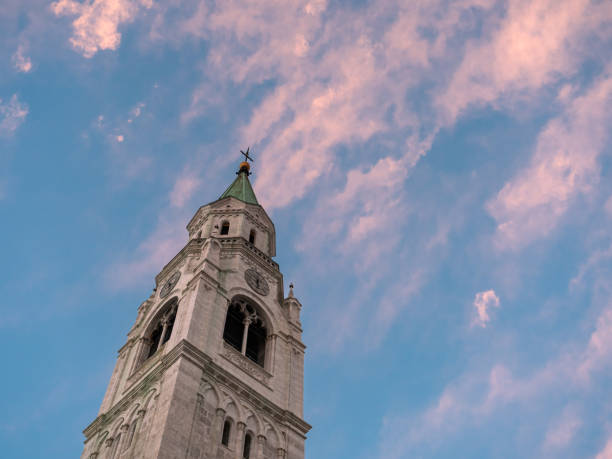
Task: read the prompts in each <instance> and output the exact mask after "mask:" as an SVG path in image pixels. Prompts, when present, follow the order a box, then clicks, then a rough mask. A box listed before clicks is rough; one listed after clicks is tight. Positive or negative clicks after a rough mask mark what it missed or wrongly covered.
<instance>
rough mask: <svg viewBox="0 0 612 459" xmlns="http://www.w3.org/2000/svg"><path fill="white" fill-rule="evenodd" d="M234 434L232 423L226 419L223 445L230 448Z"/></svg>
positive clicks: (222, 436)
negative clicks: (231, 436) (231, 435)
mask: <svg viewBox="0 0 612 459" xmlns="http://www.w3.org/2000/svg"><path fill="white" fill-rule="evenodd" d="M231 433H232V421H230V420H229V419H226V420H225V422H224V423H223V435H221V444H222V445H225V446H229V441H230V434H231Z"/></svg>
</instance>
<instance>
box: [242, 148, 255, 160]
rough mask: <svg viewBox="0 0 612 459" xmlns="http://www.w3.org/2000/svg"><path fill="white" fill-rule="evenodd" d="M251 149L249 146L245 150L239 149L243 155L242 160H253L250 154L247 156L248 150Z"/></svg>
mask: <svg viewBox="0 0 612 459" xmlns="http://www.w3.org/2000/svg"><path fill="white" fill-rule="evenodd" d="M250 149H251V147H247V151H242V150H240V153H242V154H243V155H244V160H245V161H251V162H253V158H252V157H251V156H249V150H250Z"/></svg>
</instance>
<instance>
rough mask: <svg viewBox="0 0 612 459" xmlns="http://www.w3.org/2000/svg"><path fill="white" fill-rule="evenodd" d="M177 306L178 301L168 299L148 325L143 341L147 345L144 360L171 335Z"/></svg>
mask: <svg viewBox="0 0 612 459" xmlns="http://www.w3.org/2000/svg"><path fill="white" fill-rule="evenodd" d="M177 306H178V303H177V301H176V299H175V300H172V301H170V302H169V303H168V304H166V305H165V306H164V307H163V308H162V309H161V311H160V312H159V313H158V314H157V316H156V319H155V320H154V321H153V323H152V324H151V326H150V327H149V331H148V333H146V334H145V343H146V345H147V346H148V349H146V353H145V355H146V358H145V360H146V359H148V358H149V357H151V356H153V355H154V354H155V353H156V352H157V351H158V350H159V349H161V346H162V345H163V344H164V343H166V342H167V341H168V340H169V339H170V336H172V329H173V328H174V321H175V320H176V309H177Z"/></svg>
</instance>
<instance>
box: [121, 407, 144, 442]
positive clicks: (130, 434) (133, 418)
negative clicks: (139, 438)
mask: <svg viewBox="0 0 612 459" xmlns="http://www.w3.org/2000/svg"><path fill="white" fill-rule="evenodd" d="M141 407H142V405H141V403H140V401H137V402H135V403H134V404H133V405H132V408H131V411H130V413H129V414H128V416H127V417H126V419H128V421H127V422H126V423H125V424H124V425H127V426H128V427H127V430H126V431H125V434H126V435H127V437H126V438H125V439H123V446H122V452H123V451H127V450H128V448H130V446H132V444H133V441H134V437H135V435H136V430H137V429H139V428H140V427H141V424H142V418H143V416H144V410H142V408H141Z"/></svg>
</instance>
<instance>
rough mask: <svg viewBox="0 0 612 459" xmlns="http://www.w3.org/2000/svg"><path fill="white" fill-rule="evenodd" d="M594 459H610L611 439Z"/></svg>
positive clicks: (611, 454)
mask: <svg viewBox="0 0 612 459" xmlns="http://www.w3.org/2000/svg"><path fill="white" fill-rule="evenodd" d="M595 459H612V437H611V438H610V439H609V440H608V442H607V443H606V445H605V446H604V449H602V450H601V451H600V452H599V453H598V454H597V456H595Z"/></svg>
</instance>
